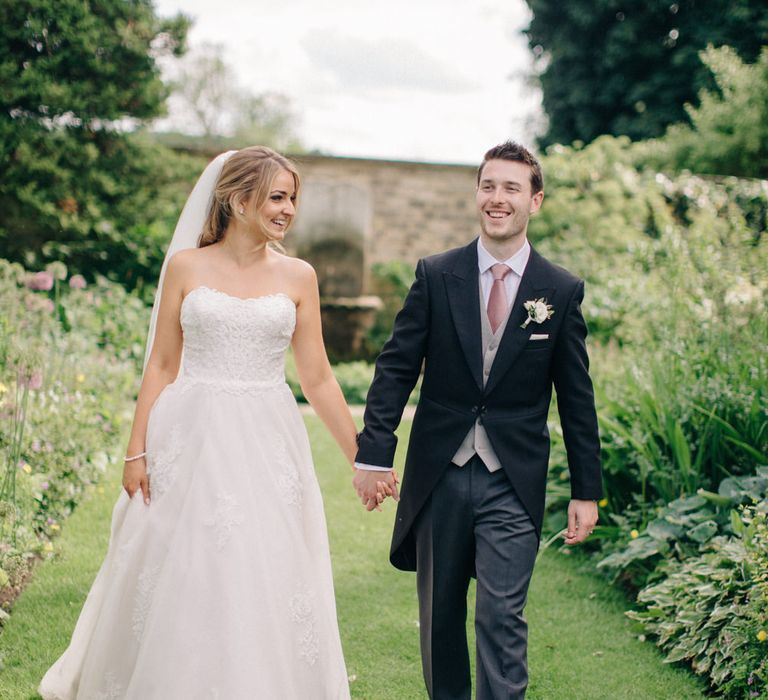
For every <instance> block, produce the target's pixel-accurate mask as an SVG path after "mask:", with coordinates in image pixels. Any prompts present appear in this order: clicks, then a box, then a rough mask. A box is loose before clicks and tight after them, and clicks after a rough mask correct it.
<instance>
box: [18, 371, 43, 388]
mask: <svg viewBox="0 0 768 700" xmlns="http://www.w3.org/2000/svg"><path fill="white" fill-rule="evenodd" d="M18 377H19V384H21V386H26V387H28V388H29V389H31V390H32V391H37V390H38V389H40V388H41V387H42V386H43V373H42V372H41V371H40V370H39V369H36V370H33V371H31V372H30V371H26V372H24V371H20V372H19V375H18Z"/></svg>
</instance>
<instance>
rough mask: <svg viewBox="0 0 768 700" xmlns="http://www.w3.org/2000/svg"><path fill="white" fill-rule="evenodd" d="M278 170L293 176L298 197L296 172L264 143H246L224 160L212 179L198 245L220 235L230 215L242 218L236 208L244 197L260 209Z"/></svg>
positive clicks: (200, 246)
mask: <svg viewBox="0 0 768 700" xmlns="http://www.w3.org/2000/svg"><path fill="white" fill-rule="evenodd" d="M281 170H287V171H288V172H289V173H291V175H292V176H293V182H294V186H295V188H296V196H297V197H298V194H299V185H300V180H299V173H298V171H297V170H296V166H295V165H294V164H293V163H292V162H291V161H290V160H289V159H288V158H286V157H285V156H281V155H280V154H279V153H275V151H273V150H272V149H271V148H267V147H266V146H248V147H247V148H242V149H240V150H239V151H237V152H235V153H233V154H232V155H231V156H230V157H229V158H228V159H227V161H226V162H225V163H224V167H223V168H222V169H221V173H220V174H219V179H218V180H217V181H216V186H215V187H214V190H213V201H212V202H211V209H210V211H209V212H208V217H207V218H206V220H205V225H204V226H203V232H202V233H201V234H200V240H199V242H198V247H199V248H204V247H205V246H208V245H211V244H212V243H217V242H218V241H220V240H222V238H224V232H225V231H226V230H227V226H229V223H230V221H231V220H232V219H233V218H237V219H242V215H241V214H240V213H239V212H238V209H239V207H240V204H241V203H242V202H243V201H244V200H246V199H248V198H249V197H253V198H254V201H255V205H256V208H257V209H260V208H261V206H262V205H263V204H264V202H265V201H266V200H267V197H268V196H269V192H270V190H271V188H272V183H273V182H274V181H275V178H276V177H277V175H278V173H279V172H280V171H281ZM259 226H260V227H261V233H262V234H263V235H264V238H265V239H266V241H267V243H269V242H271V241H272V235H271V234H270V232H269V231H267V230H266V228H265V227H264V226H263V225H262V224H261V223H260V222H259Z"/></svg>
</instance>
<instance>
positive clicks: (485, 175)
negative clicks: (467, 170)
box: [476, 160, 544, 242]
mask: <svg viewBox="0 0 768 700" xmlns="http://www.w3.org/2000/svg"><path fill="white" fill-rule="evenodd" d="M543 198H544V193H543V192H537V193H536V194H533V192H532V188H531V167H530V166H529V165H526V164H525V163H519V162H517V161H514V160H489V161H488V162H487V163H486V164H485V166H484V167H483V171H482V173H481V176H480V182H479V183H478V185H477V196H476V202H477V212H478V214H479V216H480V228H481V229H482V231H483V233H484V234H485V235H486V236H487V237H488V238H490V239H492V240H494V241H498V242H502V241H510V240H512V239H514V238H517V237H524V236H525V234H526V231H527V230H528V219H529V218H530V216H531V214H534V213H536V212H537V211H538V210H539V207H540V206H541V201H542V199H543Z"/></svg>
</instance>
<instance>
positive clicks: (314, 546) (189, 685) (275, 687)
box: [40, 287, 349, 700]
mask: <svg viewBox="0 0 768 700" xmlns="http://www.w3.org/2000/svg"><path fill="white" fill-rule="evenodd" d="M295 322H296V309H295V307H294V304H293V301H292V300H291V299H290V298H289V297H288V296H286V295H284V294H273V295H269V296H263V297H255V298H251V299H241V298H238V297H233V296H229V295H227V294H224V293H223V292H219V291H216V290H214V289H210V288H207V287H197V288H195V289H193V290H192V291H191V292H190V293H189V294H188V295H187V297H186V298H185V299H184V301H183V303H182V307H181V323H182V327H183V330H184V355H183V370H182V372H181V373H180V376H179V378H178V379H177V380H176V381H175V382H174V383H173V384H171V385H169V386H168V387H166V389H165V390H164V391H163V392H162V393H161V394H160V397H159V398H158V400H157V402H156V403H155V406H154V407H153V409H152V412H151V414H150V418H149V424H148V429H147V441H146V448H147V453H148V454H147V460H148V466H149V470H150V488H151V497H152V500H151V504H150V505H149V506H148V507H147V506H146V505H144V503H143V501H142V497H141V492H139V493H137V494H136V495H135V496H134V498H133V499H129V498H128V496H127V495H126V493H125V492H124V491H123V493H122V494H121V496H120V498H119V500H118V502H117V504H116V506H115V509H114V513H113V518H112V534H111V539H110V544H109V550H108V552H107V556H106V559H105V561H104V563H103V565H102V567H101V570H100V571H99V574H98V576H97V577H96V580H95V582H94V584H93V587H92V588H91V591H90V593H89V595H88V598H87V600H86V602H85V606H84V607H83V611H82V613H81V615H80V619H79V621H78V623H77V626H76V628H75V631H74V634H73V636H72V641H71V643H70V646H69V648H68V649H67V650H66V652H65V653H64V655H63V656H62V657H61V658H60V659H59V660H58V661H57V662H56V663H55V664H54V666H53V667H52V668H51V669H50V670H49V671H48V673H47V674H46V675H45V677H44V678H43V680H42V682H41V684H40V694H41V695H42V696H43V698H44V699H45V700H70V699H74V698H77V699H78V700H117V699H120V700H123V699H126V700H177V699H178V700H196V699H198V698H199V699H200V700H257V699H264V700H293V699H295V700H308V699H311V700H325V699H330V700H337V699H339V698H349V686H348V681H347V674H346V670H345V667H344V659H343V656H342V650H341V642H340V640H339V632H338V626H337V621H336V607H335V602H334V596H333V582H332V579H331V562H330V554H329V550H328V538H327V531H326V526H325V517H324V514H323V505H322V500H321V496H320V490H319V488H318V484H317V480H316V477H315V473H314V470H313V465H312V457H311V454H310V449H309V443H308V440H307V434H306V430H305V428H304V423H303V421H302V418H301V416H300V414H299V411H298V408H297V406H296V402H295V401H294V399H293V396H292V395H291V392H290V390H289V388H288V386H287V385H286V384H285V376H284V355H285V351H286V349H287V348H288V345H289V344H290V341H291V336H292V334H293V330H294V326H295Z"/></svg>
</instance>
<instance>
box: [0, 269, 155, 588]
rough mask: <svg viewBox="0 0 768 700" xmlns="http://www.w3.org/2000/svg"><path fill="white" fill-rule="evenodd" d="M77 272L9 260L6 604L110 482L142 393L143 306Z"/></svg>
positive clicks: (0, 583) (1, 506) (0, 403)
mask: <svg viewBox="0 0 768 700" xmlns="http://www.w3.org/2000/svg"><path fill="white" fill-rule="evenodd" d="M67 274H68V273H67V269H66V267H65V266H63V265H62V264H61V263H57V264H53V265H51V266H49V269H47V270H43V271H41V272H38V273H37V274H35V275H32V274H30V273H27V272H26V271H25V270H24V269H23V268H22V267H21V266H19V265H17V264H10V263H8V262H6V261H0V319H2V321H0V603H2V602H6V601H7V600H8V599H10V598H11V597H12V595H13V592H14V591H15V590H17V588H18V586H19V585H20V583H21V581H22V580H23V578H24V576H25V574H26V572H27V570H28V569H29V567H30V565H31V563H32V561H33V560H34V558H35V556H37V555H40V554H48V553H50V552H52V551H53V545H52V543H51V539H52V538H53V537H54V536H55V534H56V532H57V531H58V530H59V528H60V526H61V523H62V521H63V520H64V519H65V518H66V517H67V516H68V515H69V514H70V513H71V512H72V510H74V508H75V507H76V506H77V503H78V502H79V500H80V499H81V497H82V495H83V493H84V492H85V490H86V489H87V488H88V487H89V486H90V485H92V484H94V483H95V482H97V481H98V480H99V478H100V476H101V475H102V474H103V472H104V470H105V468H106V467H107V465H108V464H109V462H110V460H111V458H112V456H113V455H114V453H115V452H116V450H117V449H118V448H119V443H120V442H121V432H122V429H123V428H124V427H125V426H127V424H128V421H129V419H130V413H129V410H130V401H131V399H132V397H133V396H134V394H135V391H136V388H137V373H138V367H139V366H140V363H141V358H142V355H143V335H144V332H145V329H146V327H147V322H148V311H147V309H146V308H145V306H144V304H143V302H141V300H139V299H138V298H136V297H134V296H132V295H129V294H127V293H126V292H125V291H124V290H123V289H122V288H121V287H119V286H117V285H114V284H112V283H109V282H107V281H106V280H105V279H102V280H100V281H99V283H98V284H97V285H95V286H94V285H92V286H88V285H87V283H86V282H85V280H84V279H83V278H81V277H79V276H73V277H70V278H69V281H67ZM139 338H141V341H139ZM118 349H119V350H118ZM3 589H5V590H3Z"/></svg>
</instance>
